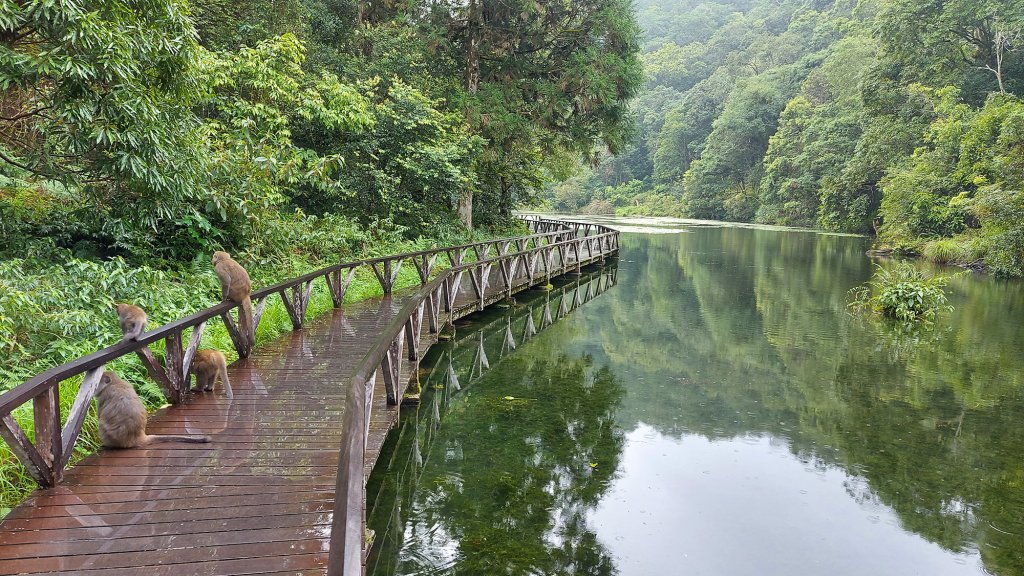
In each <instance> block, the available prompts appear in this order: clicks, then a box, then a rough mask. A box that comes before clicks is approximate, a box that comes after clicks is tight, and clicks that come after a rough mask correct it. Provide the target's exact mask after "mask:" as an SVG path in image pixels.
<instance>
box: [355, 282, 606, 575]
mask: <svg viewBox="0 0 1024 576" xmlns="http://www.w3.org/2000/svg"><path fill="white" fill-rule="evenodd" d="M616 282H617V269H616V268H615V267H614V266H609V267H603V268H601V270H600V271H599V272H593V273H591V274H590V275H589V276H584V277H581V279H578V280H572V281H569V282H568V283H566V284H563V285H562V286H560V287H558V288H556V289H555V290H552V291H550V292H546V293H545V294H544V295H543V296H541V297H538V298H535V299H531V300H530V301H527V302H520V303H519V304H521V305H522V307H521V308H520V307H517V308H516V309H513V310H510V311H509V312H508V313H507V314H506V315H503V316H501V317H499V318H496V319H495V320H492V321H490V322H487V323H486V324H483V325H481V326H476V325H474V327H473V329H472V330H473V332H472V335H471V336H466V337H465V338H461V339H460V338H456V339H455V340H454V341H453V342H452V343H451V346H450V347H446V349H445V351H444V353H443V355H442V356H441V357H440V358H438V359H437V360H436V361H435V362H434V363H433V369H432V370H431V372H430V374H429V375H428V376H427V377H426V378H425V380H424V384H441V386H432V388H433V389H434V390H435V391H434V392H433V393H431V394H430V397H429V400H426V401H428V402H430V403H431V405H432V408H430V409H423V408H422V407H421V408H420V410H419V413H418V415H417V416H416V417H417V418H422V419H425V420H426V421H429V423H428V424H426V425H424V426H422V427H421V426H416V427H415V429H416V432H415V433H413V434H407V433H403V434H401V435H399V440H398V443H399V444H398V445H396V446H395V448H394V450H395V452H393V454H396V455H399V457H398V459H397V460H396V458H395V457H390V458H389V459H388V475H389V476H390V477H393V478H394V479H395V482H396V483H397V484H398V486H396V487H392V488H390V489H387V490H385V489H383V488H381V489H380V490H381V491H380V492H378V493H377V494H376V495H374V494H372V493H371V494H368V495H367V496H368V499H370V500H376V501H377V503H378V504H379V503H380V499H381V498H388V497H389V496H388V494H390V495H392V496H393V495H394V494H395V493H406V492H403V491H404V490H408V489H409V488H408V487H409V486H410V485H414V484H415V483H416V481H417V478H418V476H419V474H418V473H417V472H415V470H421V469H422V466H423V463H424V462H426V461H427V460H429V459H430V455H431V452H432V450H433V449H434V448H436V446H435V444H437V442H435V440H436V438H437V433H438V429H439V427H440V426H441V424H442V422H443V421H444V419H445V418H446V416H447V413H448V408H449V406H450V405H451V402H452V400H453V398H455V397H457V396H459V395H461V394H465V393H466V392H467V391H468V390H470V389H472V387H473V385H474V383H476V382H478V381H479V380H480V379H481V378H482V377H483V376H484V374H486V373H487V372H488V371H490V370H492V369H494V368H496V367H498V366H499V365H500V363H501V361H502V359H503V358H505V357H506V356H507V355H508V354H510V353H512V351H514V350H515V349H516V348H517V347H518V346H520V345H522V344H524V343H525V342H528V341H529V340H531V339H533V338H535V337H536V336H537V335H538V334H539V333H541V332H543V331H544V330H545V329H547V328H549V327H550V326H553V325H554V324H556V323H558V322H559V321H561V320H562V319H564V318H566V317H568V316H569V315H570V314H572V313H573V312H574V311H575V310H576V309H578V308H579V307H581V306H585V305H587V304H588V303H590V302H591V301H592V300H593V299H595V298H597V297H599V296H600V295H602V294H603V293H605V292H606V291H607V290H609V289H610V288H612V287H613V286H615V284H616ZM513 324H515V328H513ZM487 349H490V350H491V352H490V353H488V352H487ZM495 357H496V361H495ZM460 372H461V373H462V375H460V374H459V373H460ZM407 443H418V444H419V446H418V447H417V448H416V449H415V454H416V455H417V457H416V458H413V457H411V453H413V450H412V449H410V448H407V447H406V448H403V445H406V446H408V444H407ZM441 449H442V450H443V449H444V446H441ZM403 453H405V454H409V457H408V458H407V459H403V458H401V456H400V455H401V454H403ZM442 456H443V455H442ZM368 506H369V508H370V509H368V510H367V514H370V513H371V512H374V511H373V510H372V508H374V507H375V506H373V505H368ZM376 508H377V510H376V512H375V513H376V514H377V517H376V519H375V520H368V521H372V522H373V523H374V524H377V526H384V525H387V526H388V527H396V528H397V532H395V533H389V532H388V531H387V530H385V531H384V532H383V533H382V532H381V531H379V530H378V532H377V533H376V535H375V538H374V543H373V544H372V546H378V545H380V547H379V548H378V549H379V550H388V549H391V548H390V546H391V545H393V544H394V542H391V543H388V542H387V540H388V539H390V538H395V539H401V538H402V528H403V527H404V522H405V520H406V519H407V518H405V517H403V515H402V514H403V513H408V512H409V511H408V510H406V509H405V508H404V507H402V506H376ZM385 510H387V511H390V513H389V512H387V511H385ZM382 512H383V515H384V516H387V517H388V519H387V520H384V519H383V517H382V516H381V513H382ZM381 540H384V541H385V542H384V543H383V544H381ZM392 551H394V550H393V549H392ZM370 556H371V557H372V554H370ZM377 562H378V563H380V562H381V560H380V559H378V560H377ZM384 562H385V563H386V562H388V560H384ZM368 568H369V567H368Z"/></svg>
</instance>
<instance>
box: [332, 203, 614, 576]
mask: <svg viewBox="0 0 1024 576" xmlns="http://www.w3.org/2000/svg"><path fill="white" fill-rule="evenodd" d="M534 222H537V223H538V224H539V225H540V226H543V227H547V226H549V223H548V222H547V221H538V220H534ZM594 231H595V234H593V235H590V236H585V237H575V238H571V239H569V240H562V241H559V242H555V243H552V244H549V245H545V246H540V247H535V248H531V249H524V250H520V251H517V252H512V253H504V254H499V255H498V256H497V257H495V258H491V259H487V260H479V261H477V262H472V263H468V264H464V265H461V266H453V267H452V268H449V269H448V270H445V271H444V272H442V273H441V274H440V275H439V276H438V277H437V278H435V279H434V280H433V281H431V282H430V283H429V284H427V285H425V286H423V287H422V288H421V289H420V290H419V291H417V292H416V294H415V295H413V296H412V297H410V298H409V299H408V300H407V301H406V303H405V305H404V306H403V307H402V309H401V311H400V312H399V313H398V315H397V316H396V317H395V319H394V321H393V322H392V323H391V324H390V325H389V326H388V328H386V329H385V330H384V331H383V332H382V333H381V337H380V339H379V340H378V341H377V342H376V343H375V345H374V346H373V347H372V348H371V350H370V351H369V352H367V354H366V355H365V356H364V357H363V359H362V361H361V362H360V364H359V368H358V369H357V370H356V373H355V374H354V375H353V377H352V380H351V381H350V383H349V389H348V393H347V394H348V396H347V397H346V404H345V414H346V415H347V417H346V420H345V430H344V433H343V438H344V441H343V444H342V449H341V458H340V460H339V463H338V476H337V486H336V490H335V500H334V502H335V507H334V517H333V524H332V529H331V547H330V559H329V563H328V570H327V574H328V576H341V575H344V574H348V575H353V574H361V570H362V560H363V551H364V541H363V538H364V531H365V530H364V526H365V509H364V499H365V478H364V477H363V466H364V460H365V452H366V442H367V434H368V430H369V428H368V426H369V422H370V409H371V406H372V403H373V388H374V386H375V384H376V378H377V372H378V368H379V370H380V373H381V374H382V375H383V378H384V384H385V391H386V393H387V396H388V403H389V404H392V403H394V400H393V398H395V397H397V394H398V390H397V389H396V388H395V383H400V382H402V367H403V366H402V365H403V362H402V360H403V349H405V348H406V347H407V348H408V352H409V354H408V359H409V360H410V361H415V360H418V358H419V356H420V353H421V349H420V346H421V345H420V341H421V340H422V338H423V332H422V328H423V319H424V317H425V318H426V319H427V329H428V334H429V340H428V342H436V341H437V333H438V330H439V326H440V325H441V324H442V319H441V316H440V311H441V310H443V311H444V312H445V313H447V320H448V321H451V319H453V318H454V317H455V316H456V315H457V313H458V312H459V310H457V309H456V307H455V300H456V297H457V295H458V293H459V289H460V285H461V284H462V279H463V277H464V276H467V275H468V276H469V277H470V278H471V279H472V289H473V292H472V294H473V295H474V296H475V298H474V302H473V308H475V309H480V310H482V309H483V307H484V306H485V305H486V304H487V299H488V296H487V281H488V279H489V277H490V275H491V271H492V270H493V269H495V267H497V269H498V270H499V274H497V276H496V280H497V281H498V282H500V283H501V284H500V288H501V290H499V291H495V292H493V294H511V293H512V292H513V291H514V290H515V289H517V288H523V287H528V286H532V285H534V284H536V283H537V282H538V281H539V280H540V279H550V277H551V276H552V275H555V274H561V273H564V272H568V271H573V270H579V268H580V267H582V266H585V265H587V264H589V263H591V262H594V261H597V260H599V259H600V260H603V259H604V258H605V257H606V256H608V255H610V254H612V253H614V252H616V251H617V250H618V232H615V231H612V230H609V229H607V228H604V229H603V230H602V231H598V230H596V229H595V230H594ZM569 255H572V256H573V258H572V259H569V258H568V256H569ZM556 258H557V264H558V266H556V265H555V264H556Z"/></svg>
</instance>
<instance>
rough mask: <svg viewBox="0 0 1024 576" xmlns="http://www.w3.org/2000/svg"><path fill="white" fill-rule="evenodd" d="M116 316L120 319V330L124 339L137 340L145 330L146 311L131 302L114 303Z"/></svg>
mask: <svg viewBox="0 0 1024 576" xmlns="http://www.w3.org/2000/svg"><path fill="white" fill-rule="evenodd" d="M115 307H116V308H117V317H118V318H119V319H120V321H121V332H123V333H124V339H125V340H138V339H139V336H141V335H142V333H143V332H145V331H146V323H147V322H148V321H149V319H148V318H147V317H146V311H145V310H143V309H142V308H139V307H138V306H135V305H133V304H116V305H115Z"/></svg>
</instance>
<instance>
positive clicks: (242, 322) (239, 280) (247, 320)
mask: <svg viewBox="0 0 1024 576" xmlns="http://www.w3.org/2000/svg"><path fill="white" fill-rule="evenodd" d="M213 270H214V271H215V272H216V273H217V278H220V288H221V293H222V297H223V298H224V300H225V301H231V302H237V303H238V304H241V305H242V313H241V314H239V315H238V329H239V330H240V331H241V332H242V334H244V335H245V337H246V338H247V339H248V341H249V344H250V345H252V344H254V343H255V339H256V335H255V334H254V333H253V329H252V326H251V320H252V300H251V299H250V298H249V295H250V294H252V282H250V281H249V273H248V272H246V271H245V268H242V266H241V265H240V264H239V263H238V262H235V261H234V260H233V259H232V258H231V255H230V254H228V253H227V252H219V251H218V252H214V253H213Z"/></svg>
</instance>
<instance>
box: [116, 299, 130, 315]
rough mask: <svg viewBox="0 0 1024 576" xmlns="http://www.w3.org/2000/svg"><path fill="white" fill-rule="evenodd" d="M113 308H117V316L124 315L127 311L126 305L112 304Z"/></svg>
mask: <svg viewBox="0 0 1024 576" xmlns="http://www.w3.org/2000/svg"><path fill="white" fill-rule="evenodd" d="M114 308H117V313H118V314H124V313H125V312H127V311H128V304H124V303H121V302H117V303H115V304H114Z"/></svg>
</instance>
